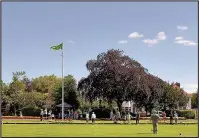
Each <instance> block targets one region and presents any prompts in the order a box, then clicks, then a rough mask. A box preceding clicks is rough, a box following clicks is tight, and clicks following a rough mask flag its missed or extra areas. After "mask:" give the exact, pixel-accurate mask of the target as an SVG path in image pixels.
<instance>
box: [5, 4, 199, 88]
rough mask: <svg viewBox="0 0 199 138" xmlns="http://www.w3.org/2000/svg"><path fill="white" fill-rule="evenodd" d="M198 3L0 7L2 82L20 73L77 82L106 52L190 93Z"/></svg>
mask: <svg viewBox="0 0 199 138" xmlns="http://www.w3.org/2000/svg"><path fill="white" fill-rule="evenodd" d="M197 21H198V19H197V3H196V2H190V3H188V2H186V3H180V2H177V3H176V2H166V3H165V2H159V3H155V2H150V3H146V2H140V3H138V2H131V3H127V2H120V3H114V2H106V3H97V2H94V3H88V2H82V3H80V2H79V3H77V2H75V3H61V2H59V3H52V2H51V3H50V2H49V3H47V2H46V3H42V2H40V3H36V2H35V3H30V2H27V3H25V2H23V3H20V2H18V3H3V32H2V33H3V36H2V37H3V48H2V49H3V80H4V81H6V82H9V81H10V80H11V78H12V72H15V71H19V70H23V71H26V74H27V76H28V77H30V78H32V77H38V76H40V75H50V74H55V75H57V76H61V56H60V52H52V51H51V50H50V46H53V45H56V44H59V43H61V42H63V43H64V53H65V58H64V60H65V61H64V68H65V70H64V72H65V73H64V74H65V75H67V74H72V75H74V77H75V78H76V79H77V80H79V79H80V78H81V77H85V76H87V75H88V72H87V70H86V67H85V64H86V61H88V60H89V59H93V58H96V56H97V55H98V54H99V53H101V52H105V51H107V49H112V48H113V49H121V50H124V53H125V54H127V55H129V56H130V57H132V58H135V59H136V60H138V61H139V62H140V63H141V64H142V65H143V66H145V67H146V68H148V70H149V72H150V73H152V74H154V75H157V76H159V77H161V78H162V79H164V80H167V81H170V82H173V81H178V82H180V83H181V85H182V87H184V89H185V90H186V91H188V92H193V91H194V90H196V88H197V83H198V78H197V76H198V74H197V73H198V61H197V58H198V53H197V51H198V40H197V38H198V36H197V30H198V28H197V27H198V22H197Z"/></svg>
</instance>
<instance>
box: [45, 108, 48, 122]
mask: <svg viewBox="0 0 199 138" xmlns="http://www.w3.org/2000/svg"><path fill="white" fill-rule="evenodd" d="M44 116H45V118H46V119H47V116H48V111H47V108H45V110H44Z"/></svg>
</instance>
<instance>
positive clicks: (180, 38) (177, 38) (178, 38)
mask: <svg viewBox="0 0 199 138" xmlns="http://www.w3.org/2000/svg"><path fill="white" fill-rule="evenodd" d="M183 39H184V38H183V37H181V36H180V37H176V38H175V40H176V41H179V40H183Z"/></svg>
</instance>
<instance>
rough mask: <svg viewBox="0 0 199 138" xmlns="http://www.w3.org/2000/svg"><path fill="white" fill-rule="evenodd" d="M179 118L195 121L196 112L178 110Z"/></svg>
mask: <svg viewBox="0 0 199 138" xmlns="http://www.w3.org/2000/svg"><path fill="white" fill-rule="evenodd" d="M176 112H177V114H178V116H179V117H185V118H186V119H194V118H195V117H196V111H195V110H177V111H176Z"/></svg>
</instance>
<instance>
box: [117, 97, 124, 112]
mask: <svg viewBox="0 0 199 138" xmlns="http://www.w3.org/2000/svg"><path fill="white" fill-rule="evenodd" d="M122 103H123V101H120V100H117V106H118V109H119V111H120V112H121V111H122Z"/></svg>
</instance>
